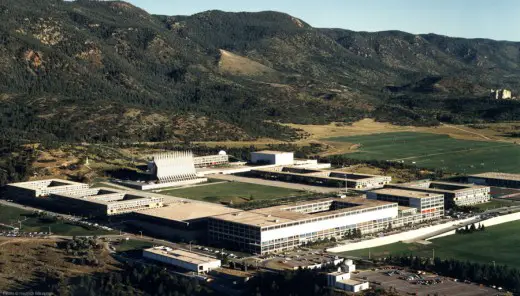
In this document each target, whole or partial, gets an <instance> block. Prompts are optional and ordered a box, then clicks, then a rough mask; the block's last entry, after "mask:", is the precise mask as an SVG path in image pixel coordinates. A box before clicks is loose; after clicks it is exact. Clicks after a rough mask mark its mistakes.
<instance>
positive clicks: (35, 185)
mask: <svg viewBox="0 0 520 296" xmlns="http://www.w3.org/2000/svg"><path fill="white" fill-rule="evenodd" d="M8 185H9V186H14V187H20V188H26V189H41V188H50V187H54V188H56V187H60V186H70V185H77V186H84V185H87V184H85V183H80V182H74V181H69V180H61V179H44V180H34V181H27V182H18V183H10V184H8Z"/></svg>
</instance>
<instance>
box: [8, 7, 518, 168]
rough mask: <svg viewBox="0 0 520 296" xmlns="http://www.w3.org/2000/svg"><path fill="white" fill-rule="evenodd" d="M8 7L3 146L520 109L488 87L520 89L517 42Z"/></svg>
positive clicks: (250, 18)
mask: <svg viewBox="0 0 520 296" xmlns="http://www.w3.org/2000/svg"><path fill="white" fill-rule="evenodd" d="M0 16H1V19H2V22H0V147H1V149H2V151H1V153H3V154H4V155H5V154H7V153H11V152H12V151H14V150H16V149H19V147H20V144H27V143H35V142H42V143H44V144H45V145H53V144H56V143H59V142H61V141H74V142H79V141H82V142H83V141H84V142H98V141H103V142H121V141H163V140H178V141H190V140H243V139H252V138H256V137H272V138H278V139H287V140H290V139H294V138H296V137H299V136H300V135H299V134H298V133H297V131H295V130H292V129H289V128H287V127H284V126H282V125H279V124H278V123H283V122H291V123H304V124H317V123H328V122H332V121H339V122H352V121H355V120H358V119H361V118H364V117H373V118H376V119H377V120H380V121H390V122H393V123H397V124H412V125H436V124H438V123H439V121H445V122H452V123H465V122H482V121H500V120H517V119H519V118H520V103H519V102H518V101H502V100H491V99H488V98H487V96H488V92H489V89H490V88H499V87H500V88H509V89H512V90H513V91H514V93H515V94H516V93H517V92H518V91H519V90H520V79H519V76H520V69H519V65H520V54H519V53H520V52H519V49H520V44H519V43H513V42H497V41H492V40H483V39H478V40H468V39H460V38H448V37H444V36H437V35H412V34H408V33H404V32H378V33H364V32H352V31H348V30H340V29H317V28H313V27H311V26H310V25H308V24H307V23H305V22H304V21H303V20H300V19H298V18H296V17H292V16H289V15H287V14H283V13H278V12H260V13H226V12H221V11H208V12H203V13H199V14H196V15H193V16H155V15H150V14H148V13H146V12H145V11H143V10H141V9H139V8H137V7H134V6H132V5H130V4H127V3H125V2H119V1H117V2H115V1H87V0H78V1H74V2H65V1H61V0H46V1H40V0H4V1H2V2H0ZM15 156H16V157H20V155H18V154H17V155H15ZM16 163H18V162H16ZM13 165H14V164H13ZM0 172H1V171H0Z"/></svg>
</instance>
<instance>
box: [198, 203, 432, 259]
mask: <svg viewBox="0 0 520 296" xmlns="http://www.w3.org/2000/svg"><path fill="white" fill-rule="evenodd" d="M422 217H423V216H422V214H420V213H417V209H413V208H406V207H405V208H402V207H399V206H398V204H397V203H394V202H384V201H378V200H369V199H365V198H349V199H332V198H329V199H320V200H315V201H307V202H300V203H295V204H291V205H285V206H277V207H271V208H264V209H258V210H251V211H243V212H235V213H229V214H224V215H218V216H213V217H209V220H208V238H209V241H210V242H211V243H220V244H224V245H227V246H228V247H230V248H235V249H241V250H244V251H246V252H250V253H256V254H266V253H272V252H278V251H284V250H289V249H292V248H294V247H297V246H300V245H302V244H304V243H307V242H312V241H316V240H318V239H324V238H333V237H334V238H342V237H343V236H344V235H345V234H346V233H347V232H348V231H349V230H353V229H359V230H360V231H361V233H363V234H370V233H378V232H381V231H384V230H386V229H388V227H389V225H392V227H395V228H397V227H402V226H406V225H410V224H416V223H421V222H423V221H424V219H423V218H422Z"/></svg>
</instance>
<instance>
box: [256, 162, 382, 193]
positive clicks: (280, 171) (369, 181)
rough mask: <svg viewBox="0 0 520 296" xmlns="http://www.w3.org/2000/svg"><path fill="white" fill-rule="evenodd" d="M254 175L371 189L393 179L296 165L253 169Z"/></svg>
mask: <svg viewBox="0 0 520 296" xmlns="http://www.w3.org/2000/svg"><path fill="white" fill-rule="evenodd" d="M251 174H252V176H256V177H260V178H264V179H269V180H278V181H285V182H293V183H303V184H309V185H317V186H327V187H335V188H345V187H347V188H350V189H357V190H369V189H374V188H383V186H385V185H386V184H389V183H390V181H392V177H389V176H377V175H368V174H359V173H351V172H341V171H328V170H319V169H308V168H300V167H295V166H282V167H272V168H265V169H255V170H251Z"/></svg>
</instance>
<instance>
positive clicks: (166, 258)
mask: <svg viewBox="0 0 520 296" xmlns="http://www.w3.org/2000/svg"><path fill="white" fill-rule="evenodd" d="M143 257H144V258H147V259H151V260H155V261H159V262H162V263H165V264H169V265H173V266H176V267H180V268H183V269H186V270H190V271H195V272H197V273H206V272H209V271H211V270H213V269H217V268H219V267H220V266H221V262H220V260H219V259H216V258H213V257H208V256H204V255H201V254H197V253H193V252H188V251H185V250H180V249H172V248H168V247H153V248H149V249H145V250H143Z"/></svg>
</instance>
